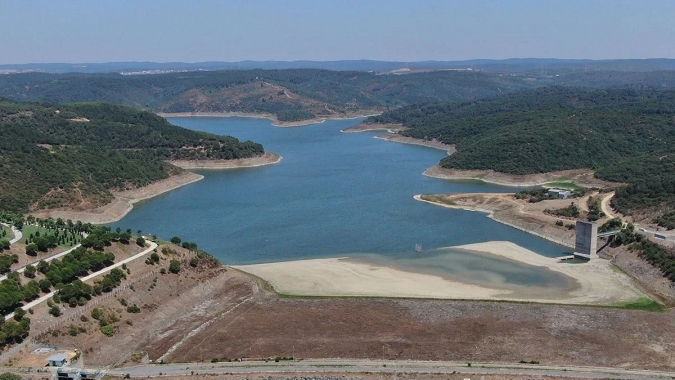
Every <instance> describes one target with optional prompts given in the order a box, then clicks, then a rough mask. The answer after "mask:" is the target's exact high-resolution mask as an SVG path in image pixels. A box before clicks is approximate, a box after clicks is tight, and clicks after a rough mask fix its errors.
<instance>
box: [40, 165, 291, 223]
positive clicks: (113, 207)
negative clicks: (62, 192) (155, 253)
mask: <svg viewBox="0 0 675 380" xmlns="http://www.w3.org/2000/svg"><path fill="white" fill-rule="evenodd" d="M281 159H282V157H281V156H278V155H276V154H274V153H269V152H266V153H265V154H264V155H263V156H261V157H252V158H244V159H239V160H213V161H170V163H171V164H173V165H175V166H178V167H181V168H183V169H238V168H250V167H257V166H263V165H271V164H276V163H278V162H279V161H281ZM202 178H204V176H202V175H200V174H196V173H192V172H188V171H186V172H183V173H181V174H178V175H175V176H171V177H169V178H167V179H165V180H162V181H158V182H155V183H151V184H150V185H148V186H144V187H141V188H138V189H133V190H127V191H121V192H114V193H113V195H114V196H115V199H113V201H112V202H110V203H108V204H106V205H104V206H101V207H98V208H95V209H92V210H84V211H75V210H61V209H54V210H41V211H36V212H32V213H31V214H32V215H33V216H35V217H38V218H49V217H51V218H54V219H56V218H61V219H64V220H67V219H71V220H80V221H82V223H92V224H107V223H113V222H116V221H118V220H120V219H122V218H123V217H124V216H125V215H127V214H128V213H129V212H130V211H131V210H132V209H133V208H134V203H137V202H140V201H142V200H145V199H150V198H153V197H156V196H158V195H161V194H164V193H166V192H169V191H171V190H174V189H177V188H179V187H181V186H185V185H188V184H191V183H193V182H196V181H199V180H201V179H202Z"/></svg>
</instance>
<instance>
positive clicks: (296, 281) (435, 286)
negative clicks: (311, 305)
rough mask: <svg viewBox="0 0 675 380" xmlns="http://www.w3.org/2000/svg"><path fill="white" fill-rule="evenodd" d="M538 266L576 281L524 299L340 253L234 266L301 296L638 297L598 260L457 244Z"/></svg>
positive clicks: (576, 300) (570, 300)
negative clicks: (557, 292) (563, 289)
mask: <svg viewBox="0 0 675 380" xmlns="http://www.w3.org/2000/svg"><path fill="white" fill-rule="evenodd" d="M453 248H458V249H464V250H468V251H475V252H480V254H492V255H497V256H500V257H504V258H507V259H510V260H515V261H518V262H521V263H525V264H529V265H534V266H541V267H545V268H548V269H550V270H553V271H556V272H559V273H561V274H563V275H565V276H568V277H570V278H571V279H573V280H575V281H576V282H577V283H578V284H579V286H578V287H576V288H575V289H574V290H571V291H569V292H568V293H567V294H566V295H564V296H562V297H560V296H556V297H554V298H551V299H541V298H534V297H532V298H528V297H527V293H523V294H514V293H513V291H511V290H506V289H498V288H489V287H484V286H477V285H472V284H465V283H462V282H458V281H453V280H452V279H449V278H443V277H439V276H435V275H430V274H422V273H413V272H407V271H402V270H399V269H394V268H390V267H386V266H377V265H372V264H369V263H363V262H359V261H355V260H352V259H346V258H329V259H314V260H299V261H288V262H281V263H270V264H255V265H242V266H236V267H235V268H237V269H240V270H242V271H244V272H248V273H251V274H253V275H256V276H258V277H261V278H263V279H265V280H266V281H268V282H269V283H270V284H271V285H272V286H274V288H275V289H276V290H277V291H278V292H280V293H283V294H290V295H303V296H310V295H311V296H373V297H410V298H439V299H473V300H478V299H484V300H514V301H531V302H542V303H566V304H611V303H614V302H619V301H629V300H635V299H639V298H641V297H644V294H643V293H641V292H640V291H638V290H637V289H636V288H635V287H633V286H632V285H631V282H630V279H628V278H627V277H626V276H624V275H622V274H620V273H618V272H615V271H613V270H612V268H611V266H610V264H609V262H607V261H605V260H602V259H595V260H591V261H590V262H589V263H586V264H566V263H560V262H558V260H557V259H554V258H547V257H544V256H541V255H538V254H536V253H534V252H532V251H529V250H527V249H525V248H522V247H520V246H518V245H516V244H513V243H511V242H501V241H500V242H487V243H479V244H471V245H465V246H459V247H453Z"/></svg>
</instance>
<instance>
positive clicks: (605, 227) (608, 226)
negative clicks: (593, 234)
mask: <svg viewBox="0 0 675 380" xmlns="http://www.w3.org/2000/svg"><path fill="white" fill-rule="evenodd" d="M622 228H623V221H622V220H621V218H612V219H610V220H608V221H606V222H605V223H603V224H602V226H600V227H598V232H600V233H602V232H609V231H615V230H618V229H622Z"/></svg>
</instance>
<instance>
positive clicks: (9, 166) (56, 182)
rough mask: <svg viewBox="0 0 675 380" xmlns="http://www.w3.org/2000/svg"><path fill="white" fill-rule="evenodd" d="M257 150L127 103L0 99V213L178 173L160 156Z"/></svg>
mask: <svg viewBox="0 0 675 380" xmlns="http://www.w3.org/2000/svg"><path fill="white" fill-rule="evenodd" d="M263 153H264V150H263V147H262V146H261V145H260V144H256V143H253V142H250V141H246V142H240V141H239V140H237V139H235V138H233V137H226V136H216V135H211V134H207V133H202V132H195V131H191V130H188V129H185V128H181V127H177V126H174V125H171V124H169V123H168V122H167V121H166V120H165V119H163V118H161V117H159V116H157V115H154V114H152V113H149V112H145V111H138V110H135V109H132V108H129V107H124V106H118V105H111V104H103V103H88V104H58V105H45V104H34V103H18V102H13V101H9V100H0V211H14V212H26V211H28V210H36V209H44V208H54V207H62V206H77V205H79V206H81V207H85V208H86V207H95V206H98V205H102V204H105V203H107V202H109V201H110V200H111V199H112V194H111V192H110V190H124V189H129V188H135V187H140V186H144V185H147V184H149V183H152V182H155V181H158V180H161V179H164V178H167V177H168V176H170V175H172V174H175V173H178V172H180V171H181V170H180V169H179V168H177V167H174V166H172V165H170V164H167V163H165V162H164V161H165V160H170V159H185V160H192V159H235V158H244V157H252V156H258V155H261V154H263Z"/></svg>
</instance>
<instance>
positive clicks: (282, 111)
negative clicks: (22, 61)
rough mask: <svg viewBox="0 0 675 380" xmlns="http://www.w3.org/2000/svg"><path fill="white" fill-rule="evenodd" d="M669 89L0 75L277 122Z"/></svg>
mask: <svg viewBox="0 0 675 380" xmlns="http://www.w3.org/2000/svg"><path fill="white" fill-rule="evenodd" d="M555 85H560V86H585V87H594V88H609V87H618V86H628V87H632V88H637V89H643V88H655V89H675V71H649V72H623V71H593V72H584V71H574V70H572V71H569V72H566V73H565V74H563V75H558V76H533V75H530V74H529V73H524V72H518V73H511V74H502V73H494V72H482V71H467V70H463V71H460V70H445V71H430V72H415V71H412V72H410V73H407V74H405V75H393V74H385V75H379V74H376V73H372V72H364V71H331V70H319V69H287V70H262V69H254V70H228V71H190V72H174V73H168V74H157V75H122V74H118V73H99V74H78V73H69V74H46V73H35V72H33V73H23V74H11V75H0V96H5V97H7V98H10V99H14V100H19V101H39V102H51V103H62V102H90V101H102V102H109V103H116V104H122V105H127V106H131V107H135V108H139V109H144V110H149V111H153V112H161V113H194V112H202V113H223V112H238V113H251V114H257V115H267V116H269V115H271V116H272V117H273V118H276V119H277V120H279V121H281V122H296V121H300V120H310V119H314V118H335V117H345V116H350V115H354V114H371V113H376V112H381V111H386V110H389V109H393V108H396V107H402V106H409V105H413V104H421V103H430V102H446V101H468V100H477V99H484V98H490V97H495V96H498V95H503V94H510V93H514V92H518V91H522V90H528V89H533V88H539V87H546V86H555Z"/></svg>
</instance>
